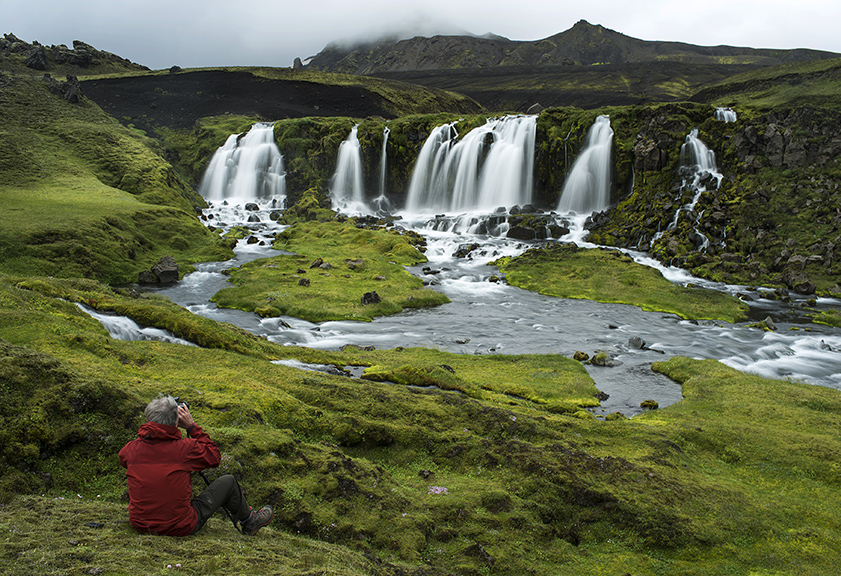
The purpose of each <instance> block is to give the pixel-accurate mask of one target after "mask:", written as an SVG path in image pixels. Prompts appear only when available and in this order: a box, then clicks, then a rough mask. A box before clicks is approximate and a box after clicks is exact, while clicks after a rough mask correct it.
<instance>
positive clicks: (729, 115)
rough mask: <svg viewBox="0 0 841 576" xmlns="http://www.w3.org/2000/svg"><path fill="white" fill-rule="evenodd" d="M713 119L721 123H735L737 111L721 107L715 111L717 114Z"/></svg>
mask: <svg viewBox="0 0 841 576" xmlns="http://www.w3.org/2000/svg"><path fill="white" fill-rule="evenodd" d="M713 117H714V118H715V119H716V120H720V121H721V122H735V121H736V111H735V110H733V109H732V108H724V107H719V108H716V109H715V114H714V115H713Z"/></svg>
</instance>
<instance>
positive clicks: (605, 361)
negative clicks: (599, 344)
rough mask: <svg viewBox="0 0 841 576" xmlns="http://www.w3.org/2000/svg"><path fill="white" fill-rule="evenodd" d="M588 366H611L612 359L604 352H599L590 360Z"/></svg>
mask: <svg viewBox="0 0 841 576" xmlns="http://www.w3.org/2000/svg"><path fill="white" fill-rule="evenodd" d="M590 364H592V365H593V366H613V365H614V362H613V358H611V356H610V354H608V353H607V352H605V351H604V350H599V351H598V352H597V353H596V355H595V356H593V357H592V358H590Z"/></svg>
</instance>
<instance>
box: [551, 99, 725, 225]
mask: <svg viewBox="0 0 841 576" xmlns="http://www.w3.org/2000/svg"><path fill="white" fill-rule="evenodd" d="M712 114H713V109H712V108H710V107H709V106H708V105H699V104H691V103H671V104H653V105H650V106H613V107H603V108H597V109H592V110H580V109H576V108H550V109H547V110H544V111H543V112H541V113H540V115H539V116H538V121H537V139H536V153H535V193H536V195H537V198H538V202H539V203H540V204H541V205H546V206H551V207H554V206H557V204H558V200H559V199H560V195H561V192H562V190H563V187H564V182H565V179H566V177H567V176H568V175H569V172H570V170H572V167H573V165H574V163H575V160H576V159H577V157H578V155H579V154H580V153H581V152H582V151H583V150H584V146H585V143H586V137H587V132H588V131H589V129H590V128H591V127H592V125H593V123H594V122H595V120H596V118H597V117H598V116H601V115H607V116H609V117H610V126H611V129H612V130H613V144H612V148H613V154H612V158H613V173H612V178H611V202H620V201H622V199H624V198H626V197H627V196H628V195H629V194H630V193H631V192H632V184H633V188H634V190H636V187H637V186H639V185H640V184H641V180H642V179H645V182H646V185H648V186H651V187H655V188H657V189H668V190H671V188H672V187H673V185H674V175H673V172H674V171H676V169H677V165H678V158H679V154H678V153H676V152H675V153H673V152H672V151H671V148H672V147H674V146H677V152H679V150H680V144H682V143H683V142H684V140H685V139H686V135H687V134H688V133H689V131H690V130H691V129H692V127H694V126H697V125H698V124H700V123H701V122H703V121H704V120H705V119H707V118H708V117H711V116H712ZM649 142H650V143H651V146H653V147H655V148H656V147H657V146H664V145H669V149H667V150H664V153H663V154H662V155H661V154H659V153H658V154H657V155H656V157H657V161H656V162H648V163H646V162H644V161H643V159H642V158H638V157H637V155H638V149H639V146H640V145H641V143H645V144H648V143H649ZM665 217H666V216H664V218H665Z"/></svg>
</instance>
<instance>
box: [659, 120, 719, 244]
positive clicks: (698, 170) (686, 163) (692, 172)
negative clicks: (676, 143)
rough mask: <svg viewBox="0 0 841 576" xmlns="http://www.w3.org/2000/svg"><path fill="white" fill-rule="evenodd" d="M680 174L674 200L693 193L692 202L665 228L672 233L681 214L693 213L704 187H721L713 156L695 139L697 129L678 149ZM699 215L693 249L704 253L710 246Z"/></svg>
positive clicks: (696, 220)
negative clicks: (701, 227) (700, 225)
mask: <svg viewBox="0 0 841 576" xmlns="http://www.w3.org/2000/svg"><path fill="white" fill-rule="evenodd" d="M679 173H680V175H681V177H682V181H681V186H680V191H679V192H678V198H677V200H678V201H679V202H680V201H682V198H683V195H684V193H686V192H691V193H692V199H691V200H690V201H689V202H687V203H686V204H682V205H681V206H680V207H679V208H678V209H677V210H676V211H675V215H674V218H672V221H671V223H670V224H669V226H668V227H667V228H666V229H667V230H674V229H675V228H677V223H678V220H679V219H680V215H681V213H683V212H687V213H691V212H693V211H694V210H695V206H696V204H698V201H699V200H700V199H701V196H702V195H703V193H704V192H706V191H707V183H708V182H714V185H715V188H716V189H718V187H719V186H720V185H721V180H722V178H723V177H724V176H723V175H722V174H721V173H720V172H719V171H718V166H716V163H715V153H714V152H713V151H712V150H710V149H709V148H707V146H706V144H704V143H703V142H702V141H701V139H700V138H698V129H697V128H693V129H692V130H691V131H690V132H689V134H688V135H687V136H686V141H685V142H684V143H683V144H682V145H681V147H680V168H679ZM699 220H700V215H698V216H696V217H695V222H694V226H695V234H696V238H697V239H699V242H698V243H697V244H696V248H697V249H699V250H706V248H707V247H708V246H709V238H707V236H706V235H705V234H704V233H702V232H701V231H700V230H699V229H698V221H699ZM662 235H663V233H662V232H658V233H657V234H656V235H655V236H654V238H653V239H652V242H653V241H655V240H658V239H659V238H660V237H661V236H662Z"/></svg>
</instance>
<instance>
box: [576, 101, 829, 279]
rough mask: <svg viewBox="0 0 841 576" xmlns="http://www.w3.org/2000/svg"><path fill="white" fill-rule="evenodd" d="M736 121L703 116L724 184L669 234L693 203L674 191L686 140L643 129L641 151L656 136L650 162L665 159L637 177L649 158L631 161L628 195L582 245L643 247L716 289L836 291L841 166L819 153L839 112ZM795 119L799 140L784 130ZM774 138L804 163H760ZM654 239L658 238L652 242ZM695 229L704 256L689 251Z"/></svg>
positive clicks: (747, 114) (710, 189)
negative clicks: (718, 285) (752, 138)
mask: <svg viewBox="0 0 841 576" xmlns="http://www.w3.org/2000/svg"><path fill="white" fill-rule="evenodd" d="M739 113H740V114H741V115H742V116H741V117H740V120H739V121H738V122H735V123H724V122H719V121H717V120H714V119H713V118H712V116H711V115H710V116H707V117H706V118H704V119H703V120H702V121H700V122H698V123H697V124H696V127H698V128H699V137H700V139H701V140H702V141H703V142H704V143H705V144H707V146H709V147H710V149H712V150H713V151H714V153H715V155H716V160H717V164H718V168H719V170H720V171H721V172H722V173H723V174H724V178H723V180H722V182H721V185H720V186H719V187H718V188H716V187H715V185H714V183H713V182H707V184H706V187H707V191H706V192H704V193H703V194H702V195H701V196H700V198H699V201H698V203H697V205H696V207H695V210H694V211H693V212H691V213H690V212H686V211H684V212H683V213H682V214H681V216H680V218H678V221H677V226H676V227H675V229H674V230H667V228H668V226H669V225H670V223H671V221H672V220H673V219H674V215H675V213H676V211H677V210H678V208H680V207H681V206H683V205H685V204H686V203H688V202H689V201H691V200H692V196H693V192H692V191H689V190H686V189H684V188H681V187H680V186H679V184H680V181H681V177H680V174H679V172H678V162H677V160H678V158H679V153H680V145H681V144H682V143H683V140H682V139H678V138H676V137H667V138H664V137H663V135H662V134H657V133H656V132H651V131H649V132H646V133H643V134H642V136H643V140H642V142H643V144H644V143H645V141H646V139H647V138H648V137H649V135H651V134H653V135H654V138H653V139H652V146H653V145H654V143H656V142H659V146H660V147H661V151H659V152H657V154H659V155H661V156H665V157H666V158H667V161H666V162H665V163H664V164H662V168H661V169H660V170H658V171H650V170H641V169H642V168H646V164H647V162H648V160H647V159H646V158H651V157H652V156H651V154H649V153H646V155H645V156H644V157H642V158H640V157H639V154H637V157H636V160H635V162H636V168H637V170H636V173H635V179H634V189H633V192H632V193H627V194H625V195H624V196H622V197H620V198H619V199H618V202H617V204H616V205H615V206H614V207H612V208H611V209H609V210H608V211H607V218H606V219H605V220H603V221H600V223H599V224H598V225H597V226H594V227H593V230H592V231H591V233H590V236H589V239H590V240H592V241H593V242H596V243H600V244H607V245H615V246H621V247H641V248H642V249H646V250H648V251H650V252H651V253H652V254H653V255H654V256H656V257H657V258H658V259H659V260H661V261H662V262H665V263H671V264H674V265H680V266H683V267H685V268H688V269H689V270H691V271H692V273H693V274H695V275H698V276H701V277H705V278H710V279H712V280H716V281H723V282H728V283H732V284H749V285H750V284H761V285H765V286H782V287H786V288H789V289H794V290H796V291H798V292H807V293H809V292H810V291H817V292H818V293H821V294H830V293H832V292H833V291H837V290H838V289H839V288H837V270H835V267H834V266H833V262H835V261H836V260H837V258H838V254H837V250H836V248H837V242H835V240H836V238H837V236H838V234H837V230H836V228H837V225H838V222H837V215H836V214H835V210H834V206H835V204H836V203H837V202H836V201H837V196H838V195H839V194H841V192H839V185H841V176H839V175H840V174H841V164H839V162H838V161H837V159H835V158H834V157H832V156H831V155H828V156H827V155H826V154H828V153H829V152H830V151H831V149H832V146H833V144H832V134H834V133H835V131H837V130H838V126H839V122H838V117H837V114H835V113H833V112H827V111H820V110H816V109H798V110H788V111H785V110H781V111H777V112H775V113H774V115H767V114H760V113H757V112H756V111H754V112H753V114H751V111H750V110H747V111H745V110H742V109H739ZM795 121H796V122H799V123H800V124H801V125H802V132H801V133H800V134H798V133H797V130H799V129H795V128H791V127H790V126H789V124H790V123H791V122H795ZM775 122H776V123H778V124H775ZM658 123H660V124H661V126H662V120H661V121H660V122H658ZM772 125H773V126H772ZM777 130H779V133H780V134H782V133H785V134H786V135H785V136H784V137H783V138H784V141H785V142H786V143H787V145H788V146H789V149H790V151H791V153H792V154H795V153H796V151H797V150H801V151H803V150H805V153H803V156H805V160H804V158H802V157H801V159H800V160H799V161H797V160H794V158H795V157H794V156H789V157H787V158H791V160H785V162H786V163H788V162H791V164H784V165H782V166H773V165H771V164H770V161H769V158H768V157H767V156H765V155H764V154H765V153H766V150H769V151H770V150H771V148H766V140H767V139H766V136H765V135H766V134H767V136H768V138H772V134H773V133H775V131H777ZM751 134H758V136H757V138H759V140H758V142H759V144H758V145H757V146H754V145H752V144H750V143H747V144H746V142H748V141H747V140H746V135H751ZM815 134H818V135H817V136H815ZM821 134H824V135H821ZM781 137H782V136H781ZM767 141H768V142H770V140H767ZM789 143H790V144H789ZM754 148H758V149H759V150H758V154H759V155H755V154H756V152H755V151H753V150H754ZM637 150H639V151H640V152H642V151H643V150H644V148H643V147H642V146H641V147H639V148H637V149H636V150H635V152H636V151H637ZM658 231H660V232H663V234H662V235H661V237H660V238H659V239H658V240H657V241H655V242H652V239H653V238H654V236H655V234H656V233H657V232H658ZM699 231H700V232H701V233H703V234H704V235H705V236H706V237H707V238H708V239H709V240H710V245H709V246H708V247H707V248H706V249H705V250H699V249H698V248H696V246H699V242H700V240H699V236H698V232H699ZM792 258H793V259H792Z"/></svg>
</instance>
